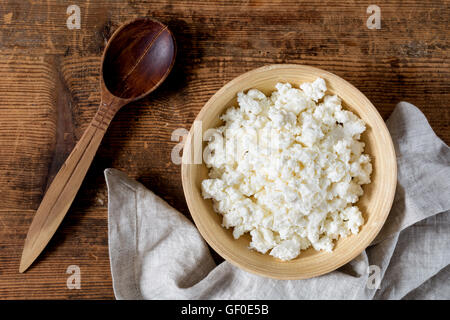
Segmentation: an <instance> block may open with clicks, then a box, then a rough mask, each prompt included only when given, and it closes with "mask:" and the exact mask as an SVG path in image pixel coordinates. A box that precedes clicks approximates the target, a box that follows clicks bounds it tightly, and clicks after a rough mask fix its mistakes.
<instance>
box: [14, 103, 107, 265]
mask: <svg viewBox="0 0 450 320" xmlns="http://www.w3.org/2000/svg"><path fill="white" fill-rule="evenodd" d="M114 114H115V111H113V109H111V108H108V106H106V104H104V103H101V104H100V107H99V108H98V111H97V113H96V115H95V116H94V118H93V119H92V121H91V123H90V124H89V126H88V128H87V129H86V131H85V132H84V134H83V136H82V137H81V139H80V140H79V141H78V143H77V144H76V146H75V148H74V149H73V150H72V152H71V153H70V155H69V156H68V158H67V159H66V161H65V162H64V164H63V165H62V167H61V169H60V170H59V172H58V173H57V175H56V176H55V178H54V180H53V182H52V183H51V185H50V187H49V188H48V190H47V192H46V193H45V195H44V198H43V199H42V202H41V204H40V205H39V208H38V210H37V212H36V214H35V216H34V218H33V222H32V223H31V225H30V228H29V230H28V234H27V238H26V240H25V245H24V249H23V252H22V259H21V261H20V268H19V271H20V272H24V271H25V270H26V269H28V267H29V266H30V265H31V264H32V263H33V261H34V260H35V259H36V258H37V257H38V256H39V254H40V253H41V252H42V250H43V249H44V248H45V246H46V245H47V243H48V242H49V241H50V239H51V238H52V236H53V234H54V233H55V231H56V229H57V228H58V226H59V225H60V223H61V221H62V220H63V218H64V216H65V215H66V213H67V211H68V210H69V207H70V205H71V204H72V201H73V199H74V198H75V196H76V194H77V192H78V189H79V188H80V186H81V183H82V182H83V179H84V177H85V175H86V172H87V171H88V169H89V166H90V165H91V162H92V160H93V159H94V156H95V154H96V152H97V149H98V146H99V145H100V142H101V140H102V138H103V136H104V134H105V132H106V129H107V128H108V126H109V124H110V122H111V120H112V118H113V117H114Z"/></svg>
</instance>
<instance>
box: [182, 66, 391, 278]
mask: <svg viewBox="0 0 450 320" xmlns="http://www.w3.org/2000/svg"><path fill="white" fill-rule="evenodd" d="M292 68H294V69H297V70H299V71H301V72H308V71H310V72H312V73H322V74H324V75H326V76H327V77H328V78H334V80H337V81H341V83H342V84H345V85H346V86H347V87H348V88H349V89H350V90H352V91H353V92H356V93H358V95H360V96H361V98H362V99H363V100H364V102H363V103H364V104H365V105H366V107H367V108H370V109H371V111H372V113H373V114H374V115H375V116H376V117H377V119H376V120H375V121H376V122H377V123H378V124H379V125H380V126H381V127H382V129H383V130H384V131H385V133H387V137H389V139H388V145H386V146H385V147H386V152H387V154H388V155H389V156H390V158H391V159H390V160H391V161H392V160H393V161H392V164H391V165H392V166H391V169H392V170H391V171H390V174H391V175H392V176H393V178H394V180H395V183H392V184H391V185H390V186H389V189H390V190H388V195H389V197H388V198H385V199H384V206H383V209H384V212H383V216H381V218H380V219H379V220H380V221H381V223H379V224H377V226H376V227H375V228H371V229H369V230H368V231H372V233H371V234H370V236H369V237H366V238H365V239H364V240H365V241H364V242H363V245H362V246H361V248H360V249H359V250H354V251H353V252H352V254H350V255H349V256H348V257H347V258H346V259H343V260H342V261H340V262H339V263H338V264H336V265H333V266H331V267H330V268H325V269H322V270H321V271H319V272H311V273H309V274H307V275H302V274H298V275H295V276H293V275H284V274H282V273H279V274H275V273H273V272H266V271H265V270H260V269H257V268H252V267H251V266H247V265H246V264H242V263H241V262H240V261H239V260H237V259H235V258H234V257H233V256H231V255H229V254H228V253H227V252H226V251H223V250H222V248H221V247H220V244H219V243H218V242H216V241H215V239H214V237H211V236H210V235H209V234H208V232H207V229H206V227H205V226H204V224H203V223H202V221H201V218H200V215H198V213H197V212H196V211H195V210H194V208H195V206H194V205H193V202H192V199H191V197H190V194H189V190H190V189H192V188H191V185H192V183H191V181H188V177H187V173H188V167H189V166H191V165H198V164H188V163H185V159H184V157H185V155H186V152H184V151H185V150H187V149H188V148H190V147H191V145H190V144H191V143H190V141H191V139H190V137H191V136H192V135H193V130H194V126H191V128H190V130H189V133H188V136H187V137H186V138H185V140H184V141H185V145H184V147H183V157H182V158H183V160H182V163H181V178H182V187H183V193H184V196H185V199H186V203H187V205H188V208H189V212H190V214H191V216H192V219H193V220H194V223H195V226H196V227H197V229H198V231H199V232H200V234H201V235H202V237H203V239H204V240H205V241H206V242H207V243H208V244H209V245H210V246H211V247H212V248H213V249H214V251H216V252H217V253H218V254H219V255H220V256H221V257H222V258H224V259H225V260H226V261H228V262H230V263H231V264H233V265H235V266H237V267H239V268H241V269H243V270H245V271H247V272H251V273H253V274H256V275H259V276H263V277H267V278H272V279H277V280H301V279H308V278H312V277H317V276H320V275H324V274H327V273H329V272H332V271H334V270H336V269H338V268H339V267H341V266H343V265H345V264H346V263H348V262H350V261H351V260H353V259H354V258H356V257H357V256H358V255H359V254H361V253H362V252H363V251H364V250H365V249H366V248H367V247H368V246H369V245H370V244H371V243H372V242H373V240H374V239H375V238H376V236H377V235H378V234H379V232H380V230H381V229H382V227H383V225H384V223H385V222H386V219H387V217H388V215H389V213H390V211H391V208H392V204H393V201H394V197H395V191H396V187H397V161H396V154H395V148H394V144H393V141H392V137H391V135H390V133H389V130H388V128H387V126H386V123H385V122H384V120H383V118H382V117H381V115H380V113H379V112H378V110H377V109H376V108H375V106H374V105H373V104H372V103H371V102H370V100H369V99H368V98H367V97H366V96H365V95H364V94H363V93H362V92H361V91H359V90H358V89H357V88H356V87H355V86H353V85H352V84H351V83H349V82H348V81H346V80H345V79H343V78H341V77H340V76H338V75H336V74H334V73H331V72H329V71H325V70H323V69H320V68H316V67H312V66H308V65H301V64H270V65H265V66H262V67H259V68H255V69H252V70H249V71H247V72H245V73H243V74H241V75H239V76H237V77H235V78H233V79H232V80H230V81H228V82H227V83H226V84H225V85H224V86H222V87H221V88H220V89H219V90H218V91H216V92H215V93H214V94H213V95H212V96H211V97H210V98H209V99H208V101H207V102H206V103H205V104H204V105H203V107H202V109H201V110H200V112H199V113H198V114H197V116H196V117H195V120H194V122H195V121H199V120H201V119H203V116H204V114H205V113H206V110H207V109H208V108H209V107H210V105H212V104H213V102H214V101H215V100H216V98H217V97H218V96H220V95H222V94H223V93H224V92H225V91H227V90H228V89H229V88H230V87H233V86H234V85H235V84H237V83H239V82H241V81H242V80H244V79H246V78H248V77H251V76H252V75H254V74H255V73H260V72H268V71H272V70H277V69H292ZM206 129H207V128H204V130H206ZM202 151H203V149H202ZM201 165H205V164H204V162H203V159H202V164H201ZM205 201H207V200H205ZM362 230H363V229H361V230H360V232H359V233H361V232H362ZM249 250H250V249H249ZM333 252H334V251H333ZM266 254H267V253H266ZM273 259H275V258H273ZM281 263H286V262H281Z"/></svg>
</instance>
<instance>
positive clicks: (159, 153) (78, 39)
mask: <svg viewBox="0 0 450 320" xmlns="http://www.w3.org/2000/svg"><path fill="white" fill-rule="evenodd" d="M70 4H73V3H72V2H70V1H57V0H48V1H18V0H17V1H12V0H9V1H4V2H2V4H0V73H1V74H2V77H0V195H1V200H2V201H1V202H0V248H1V250H0V299H5V298H7V299H13V298H45V299H48V298H99V299H109V298H113V292H112V286H111V275H110V270H109V261H108V246H107V195H106V186H105V182H104V178H103V170H104V169H105V168H107V167H115V168H118V169H121V170H124V171H126V172H127V173H129V175H130V176H131V177H133V178H136V179H138V180H139V181H141V182H142V183H143V184H144V185H146V186H147V187H149V188H150V189H152V190H153V191H154V192H155V193H156V194H158V195H160V196H161V197H162V198H164V199H165V200H166V201H168V203H169V204H171V205H172V206H174V207H175V208H177V209H178V210H180V211H181V212H182V213H183V214H185V215H186V216H188V217H189V212H188V210H187V206H186V203H185V200H184V196H183V192H182V187H181V178H180V167H179V166H177V165H174V164H173V163H172V162H171V161H170V152H171V150H172V148H173V147H174V146H175V144H176V143H177V142H174V141H171V139H170V137H171V133H172V131H173V130H174V129H176V128H186V129H188V128H189V127H190V125H191V123H192V121H193V119H194V118H195V116H196V114H197V113H198V111H199V110H200V109H201V107H202V106H203V104H204V103H205V102H206V101H207V100H208V99H209V98H210V97H211V95H212V94H213V93H214V92H215V91H216V90H218V89H219V88H220V87H221V86H223V85H224V84H225V83H226V82H228V81H229V80H231V79H232V78H234V77H235V76H237V75H239V74H241V73H243V72H246V71H248V70H251V69H253V68H256V67H260V66H262V65H266V64H271V63H300V64H308V65H311V66H315V67H319V68H322V69H326V70H329V71H331V72H334V73H336V74H337V75H339V76H341V77H343V78H345V79H346V80H348V81H350V82H351V83H352V84H354V85H355V86H356V87H358V88H359V89H360V90H361V91H362V92H363V93H364V94H365V95H367V97H368V98H369V99H370V100H371V101H372V102H373V104H374V105H375V106H376V107H377V108H378V110H379V111H380V113H381V114H382V116H383V117H384V118H387V117H388V116H389V115H390V113H391V112H392V110H393V108H394V107H395V104H396V103H397V102H399V101H401V100H406V101H409V102H411V103H413V104H415V105H417V106H418V107H419V108H420V109H421V110H422V111H423V112H424V114H425V115H426V116H427V118H428V120H429V122H430V124H431V126H432V127H433V129H434V130H435V132H436V133H437V134H438V136H440V137H441V138H442V139H443V140H444V141H445V142H447V143H449V142H450V130H449V123H450V121H449V120H450V115H449V108H448V105H447V104H448V101H449V98H450V93H449V92H450V90H449V89H450V88H449V87H450V81H449V80H450V68H449V64H450V62H449V61H450V60H449V39H448V32H447V26H448V22H449V11H448V5H449V3H448V1H444V0H435V1H419V0H406V1H401V2H396V3H393V2H388V1H378V2H377V5H378V6H380V8H381V16H382V28H381V29H380V30H369V29H367V27H366V26H365V23H366V19H367V17H368V14H367V13H366V8H367V6H368V5H370V4H372V3H370V2H369V1H358V2H355V1H323V2H306V1H298V0H285V1H278V0H276V1H275V0H272V1H262V0H258V1H253V0H248V1H234V0H233V1H201V0H195V1H164V0H152V1H150V0H146V1H107V0H96V1H92V0H91V1H88V0H80V1H77V5H79V6H80V9H81V29H79V30H76V29H74V30H68V29H67V27H66V18H67V15H66V9H67V6H69V5H70ZM138 16H153V17H155V18H157V19H159V20H161V21H162V22H164V23H166V24H168V25H169V27H170V29H171V30H172V31H173V32H174V34H175V37H176V40H177V44H178V49H179V50H178V56H177V61H176V64H175V67H174V70H173V72H172V73H171V74H170V75H169V77H168V79H167V81H166V82H165V83H164V84H163V85H162V86H161V87H160V88H159V89H158V90H157V91H155V92H154V93H153V94H151V95H150V96H149V97H147V98H145V99H143V100H141V101H139V102H136V103H133V104H132V105H129V106H128V107H126V108H124V109H122V110H121V111H120V112H119V113H118V114H117V116H116V117H115V119H114V121H113V123H112V125H111V127H110V128H109V130H108V132H107V133H106V136H105V139H104V141H103V142H102V144H101V146H100V150H99V154H98V155H97V156H96V158H95V159H94V163H93V166H92V167H91V169H90V170H89V172H88V175H87V179H86V180H85V182H84V183H83V185H82V187H81V189H80V192H79V194H78V196H77V197H76V199H75V201H74V204H73V206H72V208H71V209H70V210H69V212H68V215H67V217H66V218H65V220H64V221H63V224H62V225H61V227H60V229H59V230H58V231H57V233H56V235H55V238H54V239H52V241H51V242H50V244H49V246H48V248H47V249H46V250H45V251H44V254H43V256H42V257H41V258H40V259H39V260H38V261H37V263H36V264H35V265H33V266H32V268H31V269H30V270H29V272H27V273H25V274H23V275H21V274H19V273H18V266H19V261H20V254H21V250H22V246H23V241H24V238H25V235H26V231H27V230H28V226H29V224H30V223H31V219H32V217H33V214H34V211H35V210H36V209H37V207H38V206H39V203H40V201H41V198H42V196H43V193H44V190H45V188H46V186H47V184H48V182H49V181H51V179H52V175H53V173H54V172H56V170H57V168H58V167H59V165H60V163H61V162H62V161H63V160H64V158H65V155H66V154H67V152H68V151H70V149H71V146H73V144H74V143H75V142H76V141H77V140H78V139H79V138H80V137H81V134H82V133H83V131H84V129H85V128H86V126H87V124H88V123H89V121H90V120H91V118H92V116H93V115H94V114H95V111H96V109H97V106H98V103H99V101H100V95H99V82H98V77H99V69H100V66H99V63H100V56H101V53H102V50H103V48H104V45H105V42H106V40H107V39H108V38H109V36H110V35H111V33H112V32H113V31H114V30H115V28H116V27H117V26H118V25H120V23H122V22H124V21H127V20H129V19H132V18H135V17H138ZM216 259H217V261H220V259H219V258H218V257H217V256H216ZM70 264H76V265H79V266H80V268H81V272H82V288H81V290H69V289H67V287H66V280H67V277H68V275H67V274H66V273H65V271H66V269H67V267H68V266H69V265H70Z"/></svg>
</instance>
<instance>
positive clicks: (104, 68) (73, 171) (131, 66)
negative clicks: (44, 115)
mask: <svg viewBox="0 0 450 320" xmlns="http://www.w3.org/2000/svg"><path fill="white" fill-rule="evenodd" d="M175 56H176V44H175V39H174V37H173V35H172V33H171V32H170V31H169V29H168V28H167V26H165V25H163V24H162V23H160V22H159V21H156V20H153V19H149V18H143V19H138V20H134V21H132V22H129V23H126V24H124V25H122V26H121V27H120V28H119V29H117V30H116V32H114V34H113V35H112V37H111V38H110V40H109V41H108V43H107V45H106V47H105V50H104V52H103V56H102V62H101V71H100V75H101V79H100V89H101V102H100V106H99V108H98V110H97V113H96V114H95V116H94V118H93V119H92V121H91V123H90V124H89V126H88V128H87V129H86V131H85V132H84V134H83V135H82V137H81V139H80V140H79V141H78V143H77V144H76V146H75V148H74V149H73V151H72V153H71V154H70V155H69V156H68V158H67V160H66V161H65V162H64V164H63V165H62V167H61V169H60V170H59V172H58V174H57V175H56V176H55V178H54V180H53V182H52V183H51V185H50V186H49V188H48V190H47V192H46V193H45V195H44V198H43V199H42V202H41V204H40V205H39V208H38V210H37V212H36V214H35V216H34V219H33V221H32V223H31V225H30V229H29V230H28V234H27V238H26V240H25V245H24V248H23V252H22V259H21V261H20V267H19V271H20V272H24V271H25V270H27V269H28V267H29V266H30V265H31V264H32V263H33V261H34V260H35V259H36V258H37V257H38V256H39V254H40V253H41V252H42V250H43V249H44V248H45V246H46V245H47V243H48V242H49V241H50V239H51V237H52V236H53V234H54V233H55V232H56V229H57V228H58V226H59V225H60V223H61V221H62V220H63V218H64V216H65V215H66V212H67V210H68V209H69V207H70V205H71V204H72V201H73V199H74V198H75V195H76V194H77V192H78V189H79V188H80V186H81V183H82V182H83V179H84V177H85V175H86V172H87V171H88V169H89V166H90V164H91V162H92V160H93V158H94V155H95V153H96V152H97V149H98V147H99V145H100V142H101V140H102V138H103V136H104V134H105V132H106V129H107V128H108V126H109V124H110V123H111V120H112V119H113V117H114V115H115V114H116V113H117V111H118V110H119V109H120V108H121V107H123V106H124V105H126V104H127V103H129V102H131V101H135V100H137V99H140V98H142V97H143V96H145V95H147V94H149V93H150V92H152V91H153V90H155V89H156V88H157V87H158V86H159V85H160V84H161V83H162V82H163V81H164V79H165V78H166V77H167V75H168V74H169V72H170V70H171V69H172V66H173V64H174V61H175Z"/></svg>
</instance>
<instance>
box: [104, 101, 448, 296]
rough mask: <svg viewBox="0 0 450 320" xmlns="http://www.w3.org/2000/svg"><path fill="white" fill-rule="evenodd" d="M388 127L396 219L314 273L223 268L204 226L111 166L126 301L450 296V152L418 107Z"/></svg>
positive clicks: (117, 285)
mask: <svg viewBox="0 0 450 320" xmlns="http://www.w3.org/2000/svg"><path fill="white" fill-rule="evenodd" d="M387 126H388V128H389V131H390V133H391V136H392V139H393V141H394V145H395V151H396V154H397V162H398V184H397V192H396V195H395V200H394V204H393V207H392V210H391V212H390V214H389V217H388V219H387V221H386V223H385V225H384V226H383V228H382V230H381V231H380V233H379V235H378V236H377V237H376V239H375V240H374V242H373V243H372V244H371V245H370V246H369V247H368V248H367V249H366V250H365V251H364V252H363V253H361V254H360V255H359V256H358V257H357V258H356V259H354V260H353V261H351V262H349V263H348V264H347V265H345V266H343V267H341V268H340V269H338V270H336V271H333V272H331V273H328V274H326V275H323V276H320V277H316V278H312V279H307V280H273V279H268V278H264V277H260V276H257V275H254V274H251V273H248V272H246V271H243V270H241V269H239V268H237V267H235V266H233V265H232V264H230V263H228V262H226V261H225V262H222V263H220V264H219V265H216V264H215V263H214V261H213V259H212V257H211V254H210V252H209V249H208V247H207V245H206V243H205V242H204V240H203V239H202V237H201V236H200V234H199V232H198V231H197V229H196V227H195V226H194V224H193V223H192V222H190V221H189V220H188V219H187V218H186V217H184V216H183V215H182V214H180V213H179V212H177V211H176V210H175V209H173V208H172V207H170V206H169V205H168V204H167V203H166V202H165V201H164V200H162V199H161V198H159V197H158V196H156V195H155V194H154V193H153V192H151V191H150V190H148V189H146V188H145V187H144V186H143V185H141V184H140V183H138V182H136V181H134V180H132V179H130V178H128V177H127V175H126V174H125V173H123V172H120V171H118V170H115V169H106V170H105V177H106V182H107V186H108V220H109V221H108V229H109V230H108V232H109V253H110V261H111V272H112V278H113V287H114V293H115V296H116V298H117V299H450V267H449V262H450V251H449V248H450V213H449V212H450V151H449V147H448V146H447V145H446V144H445V143H444V142H443V141H442V140H441V139H439V138H438V137H437V136H436V135H435V133H434V132H433V130H432V129H431V127H430V126H429V124H428V122H427V120H426V118H425V116H424V115H423V114H422V113H421V112H420V111H419V109H417V108H416V107H415V106H413V105H411V104H409V103H407V102H400V103H399V104H398V105H397V106H396V108H395V110H394V112H393V113H392V115H391V116H390V118H389V119H388V120H387Z"/></svg>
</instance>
